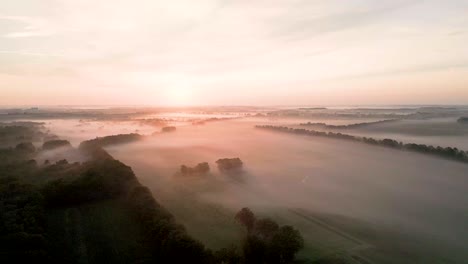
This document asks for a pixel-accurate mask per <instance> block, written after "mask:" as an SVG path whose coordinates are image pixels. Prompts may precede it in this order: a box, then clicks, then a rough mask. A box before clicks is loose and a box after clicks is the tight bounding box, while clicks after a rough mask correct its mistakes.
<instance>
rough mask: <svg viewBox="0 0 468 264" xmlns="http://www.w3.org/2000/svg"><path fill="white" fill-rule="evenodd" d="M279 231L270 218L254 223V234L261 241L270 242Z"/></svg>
mask: <svg viewBox="0 0 468 264" xmlns="http://www.w3.org/2000/svg"><path fill="white" fill-rule="evenodd" d="M278 230H279V225H278V224H277V223H276V222H275V221H273V220H272V219H270V218H264V219H260V220H257V221H256V222H255V234H256V235H258V236H260V237H261V238H262V239H265V240H270V239H271V238H272V237H273V236H274V235H275V233H276V232H278Z"/></svg>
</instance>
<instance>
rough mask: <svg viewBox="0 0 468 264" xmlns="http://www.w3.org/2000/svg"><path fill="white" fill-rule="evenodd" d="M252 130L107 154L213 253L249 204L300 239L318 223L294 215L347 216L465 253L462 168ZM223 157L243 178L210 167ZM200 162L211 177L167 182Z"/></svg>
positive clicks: (220, 129)
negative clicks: (234, 162)
mask: <svg viewBox="0 0 468 264" xmlns="http://www.w3.org/2000/svg"><path fill="white" fill-rule="evenodd" d="M264 122H265V121H264ZM266 122H268V121H266ZM256 123H258V120H255V119H251V120H248V119H243V120H239V121H226V122H218V123H213V124H209V125H205V126H185V127H179V128H178V129H177V132H175V133H168V134H160V135H155V136H153V137H151V138H148V139H146V140H145V141H142V142H139V143H133V144H129V145H125V146H123V145H120V146H115V147H111V148H108V151H109V152H110V153H111V154H112V155H113V156H114V157H116V158H117V159H119V160H121V161H123V162H124V163H126V164H128V165H130V166H131V167H132V168H133V170H134V171H135V173H136V175H137V176H138V177H139V179H140V180H141V181H142V183H143V184H145V185H147V186H149V187H150V188H151V190H152V191H153V193H154V194H155V196H156V197H157V198H158V199H159V200H161V202H162V203H163V204H165V205H166V206H167V207H168V208H169V210H171V211H172V212H173V213H174V214H175V216H176V217H177V219H179V220H180V221H182V223H183V224H184V225H186V226H187V227H188V231H189V233H192V234H193V235H194V236H195V237H196V238H198V239H201V240H202V241H203V242H205V243H206V244H207V245H208V246H212V247H215V248H216V247H222V246H225V245H228V244H230V243H234V244H235V243H238V242H239V237H238V233H237V232H236V226H235V224H234V221H233V220H232V219H231V218H230V217H229V215H232V212H235V211H236V210H238V209H239V208H242V207H246V206H248V207H251V208H255V210H256V211H258V212H260V213H261V214H264V215H265V216H270V217H274V218H276V219H278V220H279V221H281V222H284V223H285V224H288V223H289V224H291V223H296V225H297V224H299V225H300V226H299V228H300V229H301V232H303V233H304V236H305V237H309V236H311V237H313V236H314V234H313V232H314V228H313V226H314V225H315V224H314V223H303V222H304V218H303V217H301V215H300V214H298V212H305V214H310V215H321V216H323V217H329V216H334V217H342V218H345V219H350V220H349V221H351V219H352V221H354V223H360V224H358V225H357V226H361V227H363V226H367V228H370V229H376V230H377V231H376V233H377V234H379V236H380V235H382V234H384V233H385V232H388V231H389V230H391V231H394V232H396V233H402V234H404V235H405V236H409V237H410V238H411V239H415V241H420V242H422V241H424V239H425V238H427V237H433V238H434V240H433V245H432V246H438V248H439V251H444V250H447V249H449V248H451V249H459V248H463V247H465V245H466V241H464V240H463V239H460V238H466V237H468V233H467V232H465V231H464V230H468V224H467V223H468V221H467V220H468V219H467V217H466V216H464V215H460V212H461V211H463V210H464V209H465V208H466V203H467V201H468V198H467V196H466V190H467V188H468V183H467V182H466V179H465V177H466V171H467V169H468V166H467V165H466V164H460V163H457V162H453V161H448V160H443V159H438V158H434V157H430V156H425V155H421V154H416V153H409V152H401V151H398V150H392V149H386V148H381V147H374V146H363V145H361V144H357V143H352V142H342V141H340V140H333V139H322V138H319V139H317V138H304V137H294V136H293V137H291V136H290V135H282V134H277V133H274V132H266V131H261V130H256V129H254V128H253V125H254V124H256ZM226 157H227V158H231V157H239V158H240V159H241V160H242V161H243V162H244V171H243V172H242V173H241V174H239V175H235V176H233V175H226V174H223V173H221V172H220V171H219V170H218V169H217V168H216V164H215V161H216V160H217V159H219V158H226ZM201 162H209V164H210V166H211V173H210V174H209V175H206V176H203V177H186V178H182V179H181V178H177V177H175V176H174V175H175V174H176V172H177V171H178V170H179V167H180V166H181V165H182V164H185V165H189V166H194V165H196V164H198V163H201ZM343 228H346V226H344V227H343ZM348 228H349V226H348ZM439 253H440V252H434V253H433V254H439Z"/></svg>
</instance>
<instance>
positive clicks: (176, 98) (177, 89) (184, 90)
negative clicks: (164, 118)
mask: <svg viewBox="0 0 468 264" xmlns="http://www.w3.org/2000/svg"><path fill="white" fill-rule="evenodd" d="M191 97H192V96H191V91H190V88H189V87H188V86H185V85H177V86H172V87H168V88H167V103H168V104H169V105H173V106H187V105H189V104H190V103H191Z"/></svg>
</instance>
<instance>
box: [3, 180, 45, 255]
mask: <svg viewBox="0 0 468 264" xmlns="http://www.w3.org/2000/svg"><path fill="white" fill-rule="evenodd" d="M44 217H45V215H44V210H43V199H42V196H41V195H40V193H39V192H37V191H36V190H35V188H34V187H33V186H31V185H27V184H24V183H21V182H20V181H18V180H17V179H15V178H0V263H13V262H15V263H25V262H26V261H35V262H37V261H39V262H41V261H44V260H45V259H46V256H47V252H46V247H47V244H46V238H45V221H44Z"/></svg>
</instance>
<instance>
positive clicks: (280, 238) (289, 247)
mask: <svg viewBox="0 0 468 264" xmlns="http://www.w3.org/2000/svg"><path fill="white" fill-rule="evenodd" d="M303 247H304V239H303V238H302V236H301V233H299V231H298V230H297V229H294V228H293V227H292V226H282V227H281V228H280V229H279V230H278V232H277V233H276V234H275V235H274V236H273V237H272V239H271V245H270V252H269V253H270V254H269V255H270V257H272V260H275V259H276V260H277V263H290V262H292V261H293V260H294V256H295V255H296V253H297V252H298V251H299V250H301V249H302V248H303Z"/></svg>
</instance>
